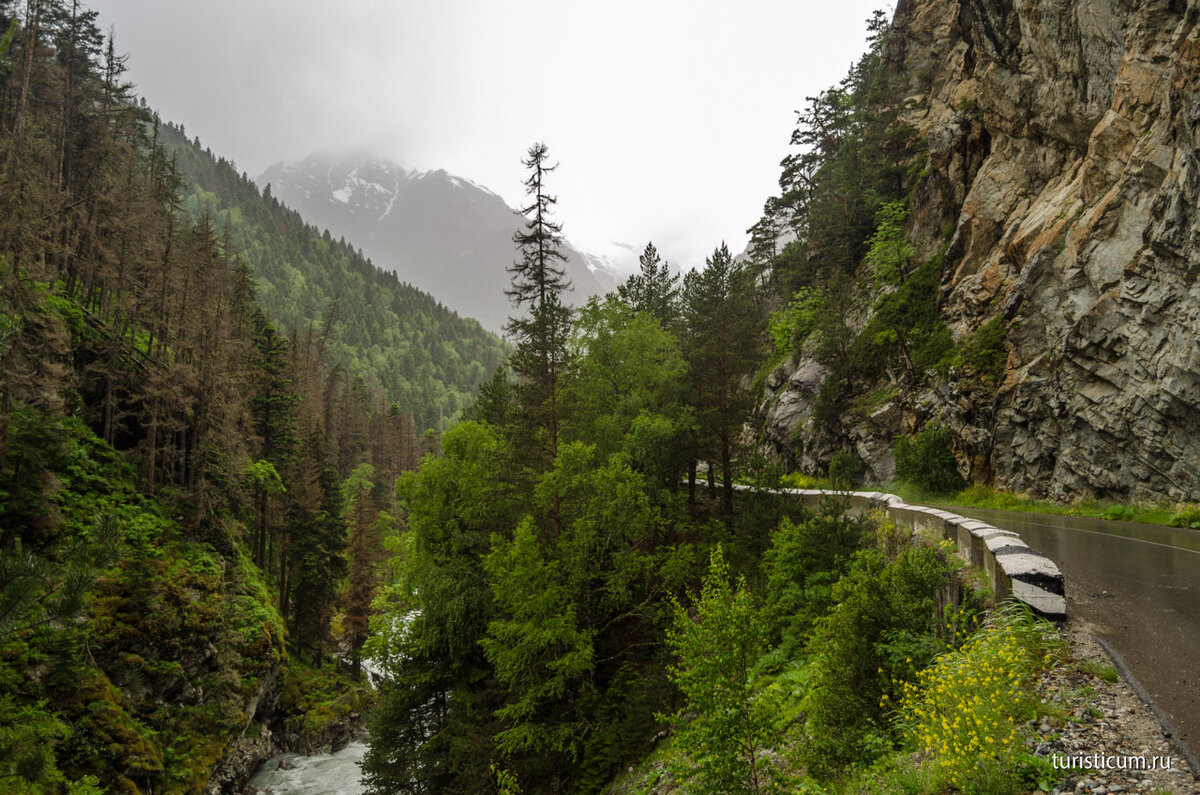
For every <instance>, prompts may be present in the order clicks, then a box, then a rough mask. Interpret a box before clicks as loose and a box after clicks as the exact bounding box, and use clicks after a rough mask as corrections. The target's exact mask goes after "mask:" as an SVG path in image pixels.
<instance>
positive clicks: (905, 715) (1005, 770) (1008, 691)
mask: <svg viewBox="0 0 1200 795" xmlns="http://www.w3.org/2000/svg"><path fill="white" fill-rule="evenodd" d="M1064 648H1065V647H1064V644H1063V642H1062V640H1061V639H1060V638H1059V637H1058V634H1057V632H1056V631H1055V630H1054V628H1053V627H1051V626H1050V625H1049V624H1048V623H1046V622H1045V621H1043V620H1041V619H1037V618H1034V617H1033V616H1032V615H1031V614H1030V613H1029V612H1028V610H1025V609H1024V608H1022V607H1020V606H1017V605H1015V604H1013V605H1012V606H1010V607H1009V608H1007V609H1003V610H1000V611H997V612H996V613H994V614H993V615H992V617H991V619H990V620H989V621H988V623H987V624H986V625H985V626H984V627H983V629H981V630H980V631H979V632H977V633H976V634H975V635H973V636H972V637H971V638H970V639H969V640H968V641H967V642H966V643H965V644H964V645H963V646H962V648H961V649H958V650H957V651H952V652H948V653H946V654H943V655H942V656H940V657H938V658H937V660H935V661H934V663H933V665H931V666H930V667H929V668H927V669H925V670H923V671H921V672H920V674H918V675H917V681H916V683H915V684H910V683H907V682H906V683H905V684H904V686H903V694H902V697H901V701H900V705H899V709H898V712H897V714H896V717H895V722H896V724H897V725H898V726H899V727H900V728H901V731H902V733H903V735H904V738H905V740H906V742H907V743H908V744H910V745H911V746H913V747H915V748H916V749H917V750H918V751H920V752H921V753H923V754H924V755H925V756H926V757H927V758H928V760H929V761H928V762H927V766H928V767H929V768H930V769H931V770H932V772H933V773H934V777H935V778H936V779H937V780H939V781H940V782H941V783H942V787H943V788H947V789H948V788H950V787H953V788H956V790H958V791H962V792H964V793H973V792H994V791H997V790H999V791H1012V792H1019V791H1021V790H1022V789H1023V787H1022V785H1021V778H1022V777H1023V771H1022V767H1023V766H1024V763H1023V760H1022V756H1023V754H1024V736H1023V735H1022V733H1021V724H1022V723H1024V722H1025V721H1027V720H1032V719H1034V718H1036V717H1037V715H1038V712H1039V708H1040V704H1041V702H1040V701H1039V700H1038V698H1037V696H1036V695H1035V694H1034V689H1033V685H1034V683H1035V681H1036V678H1037V675H1038V674H1039V673H1040V672H1041V671H1043V670H1045V669H1046V668H1048V667H1049V666H1050V664H1051V663H1052V662H1053V661H1054V660H1055V658H1056V657H1061V656H1062V655H1063V654H1064Z"/></svg>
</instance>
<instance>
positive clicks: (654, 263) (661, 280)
mask: <svg viewBox="0 0 1200 795" xmlns="http://www.w3.org/2000/svg"><path fill="white" fill-rule="evenodd" d="M638 268H639V272H638V273H635V274H633V275H631V276H630V277H629V279H628V280H626V282H625V283H624V284H622V285H621V286H620V287H618V288H617V294H618V295H620V296H621V300H622V301H624V302H625V303H627V304H629V306H630V308H632V309H633V311H634V312H638V313H642V312H646V313H649V314H651V315H653V316H654V317H655V318H657V319H658V322H659V323H661V324H662V327H663V328H664V329H667V330H670V329H671V328H672V327H673V326H674V325H675V321H676V320H677V319H678V317H679V274H673V273H671V269H670V267H669V266H668V265H667V263H666V262H664V261H663V260H662V258H661V257H659V256H658V249H656V248H655V247H654V244H653V243H647V244H646V249H645V250H644V251H643V252H642V255H641V256H640V257H638Z"/></svg>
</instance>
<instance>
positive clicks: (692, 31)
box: [90, 0, 884, 266]
mask: <svg viewBox="0 0 1200 795" xmlns="http://www.w3.org/2000/svg"><path fill="white" fill-rule="evenodd" d="M90 5H91V7H92V8H94V9H96V10H98V11H99V12H100V25H101V27H102V29H104V30H105V31H108V30H109V29H110V28H111V29H113V30H114V32H115V35H116V44H117V49H118V51H121V52H125V53H128V54H129V56H130V58H129V76H130V78H131V79H132V80H133V81H134V83H136V85H137V87H138V90H139V92H140V93H141V94H142V95H143V96H145V97H146V99H147V101H148V102H149V103H150V105H151V106H152V107H154V108H156V109H158V110H159V111H160V112H161V114H162V115H163V117H164V118H166V119H169V120H172V121H175V122H177V123H181V124H183V125H184V126H185V127H186V128H187V132H188V135H189V136H195V135H198V136H199V137H200V139H201V141H202V142H203V143H204V144H205V145H207V146H209V147H211V148H212V149H213V151H214V152H216V153H218V154H220V155H223V156H225V157H227V158H230V159H232V160H233V161H234V162H235V163H236V164H237V166H238V168H240V169H241V170H243V171H246V172H248V173H249V174H250V175H251V176H254V175H257V174H259V173H261V172H262V171H263V170H264V169H265V168H266V167H267V166H268V165H270V164H272V163H274V162H276V161H278V160H285V159H298V158H302V157H304V156H306V155H308V154H311V153H313V152H315V151H320V150H324V151H343V150H349V149H352V148H367V149H369V150H371V151H373V152H376V153H378V154H380V155H383V156H385V157H389V158H392V159H394V160H397V161H399V162H401V163H404V164H405V165H407V166H410V167H413V168H419V169H437V168H444V169H446V170H448V171H450V172H453V173H456V174H459V175H461V176H465V177H468V178H470V179H473V180H474V181H476V182H479V183H481V184H483V185H486V186H487V187H489V188H491V189H492V190H494V191H495V192H497V193H499V194H500V195H501V196H503V197H504V198H505V199H507V200H508V201H509V203H510V204H513V205H515V204H518V203H520V201H521V200H522V198H523V197H522V194H521V191H522V187H521V180H522V179H523V177H524V175H523V173H522V168H521V164H520V160H521V158H522V156H523V155H524V153H525V151H526V149H527V148H528V147H529V145H530V144H532V143H534V142H535V141H545V142H546V143H547V144H548V145H549V147H550V153H551V155H552V157H553V158H554V159H556V160H558V161H559V162H560V163H561V167H560V169H559V170H558V172H556V173H555V174H554V175H553V177H552V181H551V183H550V189H551V191H552V192H554V193H557V195H558V197H559V214H558V217H559V220H561V221H562V222H563V223H564V225H565V227H566V229H565V232H566V235H567V237H568V238H570V239H571V240H572V241H575V242H576V243H578V244H580V245H581V246H582V247H583V248H587V249H592V250H595V249H599V248H601V247H602V246H603V244H604V243H605V241H620V242H624V243H628V244H630V245H633V246H636V247H637V248H638V249H640V248H641V247H642V246H643V245H644V244H645V242H646V241H647V240H653V241H654V242H655V243H656V244H657V245H658V248H659V250H660V251H661V252H662V253H663V254H664V255H665V256H666V258H667V259H668V260H670V261H671V262H672V263H674V264H678V265H683V266H690V265H696V264H700V263H702V261H703V259H704V256H705V255H706V254H707V253H710V252H711V251H712V249H713V247H714V246H716V245H717V244H718V243H720V242H721V241H722V240H726V241H728V243H729V246H730V248H731V249H732V250H733V251H734V252H737V251H740V250H741V249H742V248H743V247H744V246H745V243H746V234H745V230H746V228H747V227H749V226H750V225H751V224H753V223H754V222H755V221H757V220H758V217H759V213H760V211H761V209H762V204H763V201H764V200H765V199H766V198H767V197H768V196H770V195H771V194H772V193H774V192H775V191H776V189H777V186H776V180H777V178H778V176H779V161H780V159H781V158H782V157H783V156H784V155H785V154H786V153H787V151H788V147H787V142H788V137H789V135H790V133H791V130H792V128H793V126H794V121H795V115H794V111H795V110H798V109H800V108H801V107H802V106H803V105H804V98H805V97H806V96H808V95H811V94H814V93H816V92H817V91H820V90H822V89H824V88H827V87H829V86H830V85H832V84H834V83H836V82H837V81H838V80H840V79H841V78H842V77H843V76H844V75H845V74H846V71H847V69H848V68H849V67H850V65H851V63H852V62H853V61H854V60H855V59H856V58H857V57H858V56H859V55H860V54H861V52H862V50H863V48H864V46H865V29H866V26H865V21H866V19H867V18H868V17H869V16H870V14H871V11H872V10H873V9H874V8H877V7H882V6H883V5H884V3H883V2H879V1H878V0H841V2H835V3H826V2H820V3H818V2H813V1H812V0H792V1H791V2H785V1H784V0H775V1H773V2H769V1H767V0H741V1H740V2H734V0H722V2H708V1H707V0H674V1H670V2H668V1H667V0H638V1H636V2H635V1H632V0H630V1H628V2H627V1H626V0H603V1H602V2H591V1H590V0H589V1H588V2H582V1H581V0H558V2H555V1H554V0H340V1H339V2H329V0H206V1H205V2H202V3H197V2H183V1H182V0H90Z"/></svg>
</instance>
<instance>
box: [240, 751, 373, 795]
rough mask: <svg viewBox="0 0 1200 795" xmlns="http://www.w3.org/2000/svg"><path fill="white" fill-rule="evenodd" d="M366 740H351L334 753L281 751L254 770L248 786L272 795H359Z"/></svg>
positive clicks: (361, 786) (363, 789)
mask: <svg viewBox="0 0 1200 795" xmlns="http://www.w3.org/2000/svg"><path fill="white" fill-rule="evenodd" d="M366 752H367V744H366V743H364V742H353V743H350V744H349V745H347V746H346V747H345V748H343V749H342V750H340V751H338V752H337V753H335V754H318V755H316V756H300V755H299V754H280V755H279V756H276V757H272V758H271V759H268V760H267V761H266V762H264V763H263V764H262V766H261V767H259V768H258V770H256V771H254V775H253V776H251V778H250V781H249V782H248V784H247V789H249V791H251V792H253V791H254V790H255V789H257V790H258V791H259V792H262V793H271V795H361V793H363V792H365V788H364V787H363V785H362V784H360V783H359V780H358V779H359V776H361V775H362V769H361V768H360V765H361V764H362V760H363V755H364V754H366Z"/></svg>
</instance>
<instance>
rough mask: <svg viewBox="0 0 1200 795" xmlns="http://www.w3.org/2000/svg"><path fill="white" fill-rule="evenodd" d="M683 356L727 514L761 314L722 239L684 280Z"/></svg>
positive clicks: (748, 283)
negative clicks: (716, 467) (717, 466)
mask: <svg viewBox="0 0 1200 795" xmlns="http://www.w3.org/2000/svg"><path fill="white" fill-rule="evenodd" d="M683 320H684V341H683V352H684V358H685V359H686V360H687V363H688V372H689V379H688V387H689V393H688V397H689V403H690V405H692V406H693V408H694V410H695V414H696V423H697V435H698V440H703V444H702V445H699V446H698V449H697V450H696V452H697V453H699V454H701V455H702V456H703V457H704V458H706V459H707V460H709V461H710V462H713V463H717V464H719V466H720V468H721V479H722V481H723V485H724V486H725V489H724V492H723V504H724V509H725V513H726V514H730V513H732V512H733V468H734V455H735V452H736V451H735V445H736V437H737V434H738V432H739V431H740V429H741V427H742V425H743V424H744V423H745V419H746V415H747V414H748V413H749V411H750V409H751V406H752V404H753V398H754V396H753V395H751V394H750V392H749V390H748V389H746V386H747V385H746V383H745V382H746V378H747V376H749V375H750V374H751V373H753V372H754V369H755V365H756V363H757V361H758V358H759V352H760V341H759V340H760V334H761V327H760V326H759V320H758V313H757V309H756V306H755V303H754V295H753V284H752V282H751V278H750V275H749V272H748V271H747V270H746V269H745V268H744V267H742V266H740V265H738V264H735V263H734V261H733V257H732V255H730V253H729V248H728V247H727V246H726V245H725V244H724V243H722V244H721V245H720V246H719V247H717V248H716V249H715V250H714V251H713V253H712V256H711V257H709V258H708V259H707V260H706V264H705V268H704V269H703V270H700V271H689V272H688V274H687V275H686V276H685V277H684V283H683Z"/></svg>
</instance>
